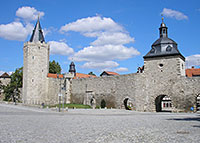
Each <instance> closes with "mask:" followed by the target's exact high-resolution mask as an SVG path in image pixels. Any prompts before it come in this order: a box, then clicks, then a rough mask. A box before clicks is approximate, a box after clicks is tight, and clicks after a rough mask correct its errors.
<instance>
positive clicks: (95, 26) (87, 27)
mask: <svg viewBox="0 0 200 143" xmlns="http://www.w3.org/2000/svg"><path fill="white" fill-rule="evenodd" d="M60 31H61V32H68V31H74V32H79V33H80V34H82V35H83V36H85V37H93V38H97V39H96V40H94V41H93V42H91V43H90V45H89V46H86V47H84V48H83V49H81V50H79V51H78V52H76V53H75V54H74V55H73V56H71V57H70V58H69V59H72V58H73V60H74V61H85V62H87V63H85V64H84V65H83V67H84V68H91V67H93V68H96V69H97V68H99V67H102V68H101V69H103V65H105V63H106V67H104V68H106V69H109V68H112V67H113V66H112V65H113V63H116V62H114V60H125V59H128V58H131V57H133V56H137V55H139V54H140V52H138V51H137V50H136V49H134V48H133V47H126V46H124V44H128V43H131V42H132V43H133V42H134V38H133V37H131V36H130V35H129V33H128V32H127V31H126V30H125V29H124V28H123V27H122V26H121V25H120V24H118V23H116V22H115V21H114V20H112V19H111V18H106V17H100V16H94V17H87V18H82V19H78V20H76V21H75V22H71V23H69V24H66V25H64V26H62V27H61V28H60ZM108 61H109V64H108ZM111 62H112V64H111ZM91 63H97V64H96V65H97V66H94V65H93V66H91ZM115 65H116V64H115Z"/></svg>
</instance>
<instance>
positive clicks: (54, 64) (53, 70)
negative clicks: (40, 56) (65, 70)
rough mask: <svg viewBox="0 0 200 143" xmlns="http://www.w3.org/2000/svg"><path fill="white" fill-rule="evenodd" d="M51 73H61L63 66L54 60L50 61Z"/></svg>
mask: <svg viewBox="0 0 200 143" xmlns="http://www.w3.org/2000/svg"><path fill="white" fill-rule="evenodd" d="M49 73H54V74H60V73H61V67H60V65H59V63H58V62H55V61H54V60H53V61H52V62H51V61H49Z"/></svg>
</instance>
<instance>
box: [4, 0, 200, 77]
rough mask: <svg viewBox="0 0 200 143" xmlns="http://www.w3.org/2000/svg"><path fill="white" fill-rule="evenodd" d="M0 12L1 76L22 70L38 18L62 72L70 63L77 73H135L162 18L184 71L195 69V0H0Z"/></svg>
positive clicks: (199, 60)
mask: <svg viewBox="0 0 200 143" xmlns="http://www.w3.org/2000/svg"><path fill="white" fill-rule="evenodd" d="M0 13H1V15H0V49H1V50H0V61H1V62H0V74H2V73H3V72H8V73H11V72H13V71H15V69H16V68H20V67H22V66H23V44H24V43H25V42H27V41H29V40H30V36H31V34H32V30H33V28H34V26H35V24H36V21H37V18H38V15H39V17H40V23H41V27H42V29H43V32H44V35H45V42H47V43H49V44H50V60H51V61H52V60H55V61H57V62H59V64H60V65H61V68H62V73H65V72H68V70H69V64H70V63H71V61H74V63H75V65H76V70H77V72H79V73H86V74H87V73H89V72H91V71H92V72H93V73H95V74H96V75H99V74H100V73H101V72H102V71H105V70H106V71H114V72H117V73H119V74H128V73H135V72H136V71H137V68H138V67H139V66H143V63H144V60H143V56H144V55H146V54H147V53H148V51H150V49H151V45H152V44H153V42H154V41H156V40H157V39H158V38H159V27H160V24H161V22H162V21H161V15H163V17H164V22H165V24H166V25H167V27H168V37H169V38H171V39H173V40H174V41H176V43H177V44H178V49H179V51H180V52H181V53H182V55H183V56H185V57H186V67H187V68H190V67H191V66H195V67H196V68H200V39H199V38H200V37H199V33H200V28H199V25H200V1H199V0H192V1H189V0H73V1H72V0H6V1H3V0H2V1H1V5H0Z"/></svg>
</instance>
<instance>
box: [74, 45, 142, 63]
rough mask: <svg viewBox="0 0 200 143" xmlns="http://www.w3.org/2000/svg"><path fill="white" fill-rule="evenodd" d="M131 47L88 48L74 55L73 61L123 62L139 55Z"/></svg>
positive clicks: (105, 46)
mask: <svg viewBox="0 0 200 143" xmlns="http://www.w3.org/2000/svg"><path fill="white" fill-rule="evenodd" d="M139 54H140V52H138V51H137V50H136V49H134V48H133V47H131V48H127V47H125V46H123V45H104V46H89V47H85V48H84V49H83V50H80V51H78V52H77V53H75V54H74V56H73V60H75V61H110V60H125V59H128V58H131V57H133V56H136V55H139Z"/></svg>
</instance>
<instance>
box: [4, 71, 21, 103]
mask: <svg viewBox="0 0 200 143" xmlns="http://www.w3.org/2000/svg"><path fill="white" fill-rule="evenodd" d="M22 82H23V67H21V68H18V69H16V70H15V72H14V73H12V74H11V82H10V84H8V85H7V86H5V87H4V94H5V98H4V100H5V101H11V100H13V101H15V100H16V99H20V97H19V96H20V90H19V88H22V85H23V83H22Z"/></svg>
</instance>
